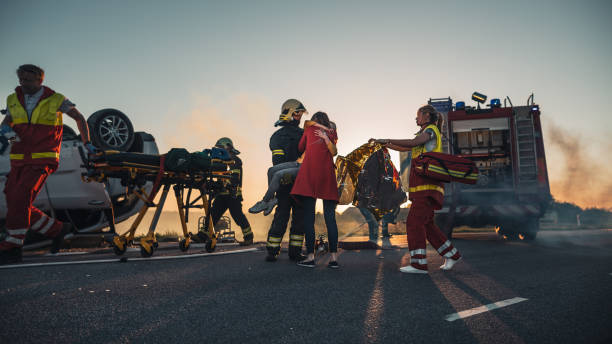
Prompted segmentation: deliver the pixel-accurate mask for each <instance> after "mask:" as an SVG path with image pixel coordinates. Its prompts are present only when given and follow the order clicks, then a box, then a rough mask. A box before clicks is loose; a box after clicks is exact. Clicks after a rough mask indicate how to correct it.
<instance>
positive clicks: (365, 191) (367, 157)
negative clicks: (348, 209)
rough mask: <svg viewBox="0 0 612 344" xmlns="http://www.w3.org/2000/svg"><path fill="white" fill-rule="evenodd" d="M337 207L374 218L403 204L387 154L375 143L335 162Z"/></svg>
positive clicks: (397, 179)
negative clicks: (357, 209)
mask: <svg viewBox="0 0 612 344" xmlns="http://www.w3.org/2000/svg"><path fill="white" fill-rule="evenodd" d="M336 178H337V182H338V193H339V198H340V202H339V204H351V203H352V204H353V205H354V206H356V207H364V208H367V209H368V210H370V212H371V213H372V214H374V216H375V217H376V218H377V219H380V218H381V217H382V216H383V215H385V214H386V213H388V212H389V211H391V210H392V209H394V208H396V207H398V206H399V205H400V204H402V203H404V202H406V193H405V192H404V191H403V190H402V184H401V181H400V178H399V174H398V172H397V169H395V166H393V162H391V157H390V156H389V152H388V151H387V149H386V148H384V147H383V146H382V145H380V144H377V143H371V144H370V143H366V144H364V145H361V146H360V147H359V148H357V149H355V150H354V151H352V152H351V153H349V154H348V155H347V156H346V157H342V156H338V158H337V159H336Z"/></svg>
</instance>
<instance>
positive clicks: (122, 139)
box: [0, 109, 159, 249]
mask: <svg viewBox="0 0 612 344" xmlns="http://www.w3.org/2000/svg"><path fill="white" fill-rule="evenodd" d="M87 123H88V126H89V132H90V136H91V141H92V143H93V144H94V145H95V146H96V147H98V148H100V149H102V150H116V151H121V152H137V153H146V154H159V151H158V148H157V144H156V143H155V139H154V138H153V136H152V135H150V134H148V133H145V132H135V131H134V128H133V126H132V123H131V121H130V119H129V118H128V117H127V116H126V115H125V114H124V113H123V112H121V111H119V110H115V109H103V110H100V111H96V112H95V113H93V114H92V115H91V116H89V118H88V119H87ZM62 136H63V137H62V148H61V153H60V161H59V167H58V169H57V171H55V173H53V174H52V175H50V176H49V177H48V179H47V181H46V183H45V185H44V187H43V188H42V190H41V192H40V193H39V194H38V197H37V198H36V200H35V201H34V206H36V207H37V208H38V209H40V210H42V211H43V212H45V213H47V214H48V215H50V216H52V217H55V218H57V219H59V220H61V221H63V222H70V223H72V224H73V225H74V228H75V229H76V233H74V234H69V235H67V236H66V239H69V238H70V237H73V236H75V235H76V236H78V235H80V234H83V235H87V234H90V233H102V234H104V230H105V228H108V227H109V225H110V223H111V221H110V220H114V223H119V222H122V221H124V220H126V219H128V218H129V217H130V216H132V215H134V214H135V213H137V212H138V210H139V209H140V208H141V207H142V206H143V201H142V200H140V199H139V198H138V197H135V196H133V195H132V196H128V194H127V190H126V187H125V186H123V185H122V184H121V181H120V180H118V179H113V178H109V179H108V181H107V182H106V183H105V184H102V183H87V182H85V181H84V179H83V173H84V172H85V169H84V167H83V152H84V151H86V150H85V148H84V147H83V143H82V141H81V138H80V136H79V135H77V134H76V132H75V131H74V130H73V129H72V128H70V127H69V126H66V125H64V129H63V135H62ZM9 152H10V145H9V144H6V143H4V144H2V145H0V232H4V230H5V229H4V223H5V220H6V212H7V208H6V199H5V194H4V186H5V183H6V180H7V176H8V173H9V171H10V159H9ZM148 184H149V185H146V186H145V189H147V188H148V189H149V190H150V188H151V187H152V185H151V183H148ZM111 208H112V209H113V210H114V211H113V212H110V211H108V210H109V209H111ZM111 214H112V215H111ZM111 216H112V217H113V219H109V217H111ZM109 234H111V233H109ZM49 243H50V240H48V239H46V238H44V237H42V236H40V235H38V234H36V233H33V232H32V231H29V232H28V235H27V236H26V239H25V246H24V248H26V249H27V248H37V247H41V246H45V245H47V244H49Z"/></svg>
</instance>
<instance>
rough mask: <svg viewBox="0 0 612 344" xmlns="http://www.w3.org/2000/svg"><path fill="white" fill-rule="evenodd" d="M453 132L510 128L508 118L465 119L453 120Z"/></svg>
mask: <svg viewBox="0 0 612 344" xmlns="http://www.w3.org/2000/svg"><path fill="white" fill-rule="evenodd" d="M452 124H453V133H463V132H467V131H472V130H483V129H487V130H508V129H509V128H510V125H509V123H508V119H507V118H505V117H504V118H484V119H464V120H457V121H452Z"/></svg>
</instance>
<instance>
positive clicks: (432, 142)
mask: <svg viewBox="0 0 612 344" xmlns="http://www.w3.org/2000/svg"><path fill="white" fill-rule="evenodd" d="M441 121H442V118H441V117H440V114H439V113H438V112H437V111H436V109H435V108H434V107H433V106H431V105H425V106H423V107H421V108H419V110H418V111H417V117H416V123H417V125H418V126H420V127H421V130H419V132H418V133H417V134H416V137H415V138H414V139H407V140H389V139H384V140H376V141H377V142H378V143H381V144H384V145H386V146H387V148H390V149H393V150H397V151H411V157H412V159H413V160H414V159H416V158H417V157H418V156H419V155H421V153H424V152H441V151H442V137H441V135H440V129H439V128H440V124H441ZM408 191H409V197H408V198H409V199H410V201H411V202H412V205H411V206H410V212H409V213H408V218H407V219H406V235H407V236H408V249H409V250H410V265H407V266H404V267H401V268H400V271H401V272H405V273H421V274H426V273H427V257H426V250H425V248H426V243H425V239H426V238H427V240H428V241H429V243H430V244H431V246H433V248H435V249H436V250H437V251H438V253H439V254H440V255H441V256H443V257H444V258H445V259H444V264H443V265H442V266H440V269H442V270H450V269H452V267H453V266H454V265H455V264H456V263H457V262H458V261H459V260H460V259H461V254H460V253H459V251H457V249H456V248H455V247H453V245H452V244H451V242H450V241H449V240H448V239H447V238H446V236H445V235H444V234H443V233H442V231H441V230H440V228H438V227H437V226H436V225H435V223H434V210H436V209H442V203H443V202H444V184H443V183H442V182H439V181H435V180H431V179H428V178H423V177H420V176H419V175H417V174H416V173H415V169H414V164H411V169H410V177H409V190H408Z"/></svg>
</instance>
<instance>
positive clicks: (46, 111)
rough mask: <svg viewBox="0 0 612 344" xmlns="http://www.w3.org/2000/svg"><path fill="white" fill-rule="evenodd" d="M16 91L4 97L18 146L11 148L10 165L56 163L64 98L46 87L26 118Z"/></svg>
mask: <svg viewBox="0 0 612 344" xmlns="http://www.w3.org/2000/svg"><path fill="white" fill-rule="evenodd" d="M23 99H24V98H23V92H22V91H21V88H20V87H17V88H16V89H15V93H13V94H11V95H10V96H8V98H7V100H6V104H7V106H8V110H9V112H10V114H11V118H12V127H13V130H14V131H15V133H17V135H18V136H19V142H14V143H13V144H12V145H11V154H10V158H11V164H16V165H24V164H45V165H47V164H51V165H57V164H58V162H59V156H60V149H61V144H62V132H63V123H62V112H61V111H59V108H60V106H61V105H62V102H63V101H64V99H65V98H64V96H63V95H61V94H59V93H56V92H54V91H53V90H51V89H50V88H48V87H45V88H44V91H43V95H42V96H41V97H40V100H39V101H38V104H36V107H35V108H34V110H33V111H32V116H31V117H30V118H28V113H27V111H26V109H25V106H24V100H23Z"/></svg>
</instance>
